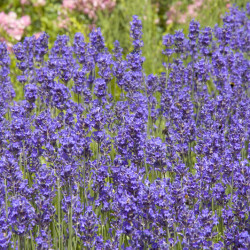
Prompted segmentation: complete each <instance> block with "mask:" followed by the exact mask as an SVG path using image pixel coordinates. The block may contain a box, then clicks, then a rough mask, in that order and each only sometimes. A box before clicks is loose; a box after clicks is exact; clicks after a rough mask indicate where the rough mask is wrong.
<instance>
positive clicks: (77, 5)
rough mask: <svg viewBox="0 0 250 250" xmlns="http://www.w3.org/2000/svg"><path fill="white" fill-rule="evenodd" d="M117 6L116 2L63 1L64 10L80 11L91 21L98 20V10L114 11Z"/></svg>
mask: <svg viewBox="0 0 250 250" xmlns="http://www.w3.org/2000/svg"><path fill="white" fill-rule="evenodd" d="M115 5H116V0H63V4H62V6H63V8H65V9H69V10H79V11H81V12H83V13H84V14H86V15H88V17H89V18H91V19H96V12H97V10H112V9H113V8H114V7H115Z"/></svg>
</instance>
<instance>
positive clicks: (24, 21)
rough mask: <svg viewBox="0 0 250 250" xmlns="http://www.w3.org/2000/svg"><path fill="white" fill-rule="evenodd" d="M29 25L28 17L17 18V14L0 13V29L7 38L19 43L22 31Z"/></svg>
mask: <svg viewBox="0 0 250 250" xmlns="http://www.w3.org/2000/svg"><path fill="white" fill-rule="evenodd" d="M30 24H31V19H30V16H28V15H25V16H22V17H21V18H19V19H18V18H17V14H16V13H15V12H13V11H11V12H9V13H8V14H6V13H4V12H0V28H2V29H3V30H4V31H5V32H6V33H7V34H8V35H9V36H11V37H12V38H14V39H16V40H18V41H20V40H21V38H22V35H23V33H24V30H25V28H26V27H28V26H29V25H30Z"/></svg>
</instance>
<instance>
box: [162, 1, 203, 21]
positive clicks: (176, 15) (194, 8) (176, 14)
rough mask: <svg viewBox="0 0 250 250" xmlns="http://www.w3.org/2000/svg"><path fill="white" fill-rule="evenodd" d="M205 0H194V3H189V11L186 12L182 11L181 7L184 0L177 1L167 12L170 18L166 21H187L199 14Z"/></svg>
mask: <svg viewBox="0 0 250 250" xmlns="http://www.w3.org/2000/svg"><path fill="white" fill-rule="evenodd" d="M203 2H204V0H194V2H193V3H192V4H189V5H188V7H187V11H186V12H185V13H183V14H182V13H180V11H179V7H180V6H181V4H182V2H181V1H178V2H175V3H174V4H173V5H172V6H171V7H170V9H169V11H168V12H167V17H168V20H167V22H166V24H167V25H169V24H171V23H173V22H176V23H185V22H186V21H187V18H188V17H191V18H195V17H196V16H197V14H198V11H199V9H200V8H201V7H202V4H203Z"/></svg>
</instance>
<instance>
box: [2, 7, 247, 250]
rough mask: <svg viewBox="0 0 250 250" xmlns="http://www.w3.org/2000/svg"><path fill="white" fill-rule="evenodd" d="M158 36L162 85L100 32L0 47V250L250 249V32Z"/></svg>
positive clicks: (235, 25) (237, 24) (137, 27)
mask: <svg viewBox="0 0 250 250" xmlns="http://www.w3.org/2000/svg"><path fill="white" fill-rule="evenodd" d="M247 10H248V11H244V10H240V9H238V8H237V7H235V6H234V7H233V8H231V11H230V13H228V14H226V16H225V17H224V18H223V21H224V24H223V26H222V27H219V26H215V27H214V28H211V27H205V28H203V29H202V28H200V25H199V23H198V22H197V21H194V20H193V21H191V23H190V29H189V34H188V36H187V37H185V35H184V33H183V32H182V31H181V30H179V31H176V32H175V34H174V35H170V34H168V35H166V36H164V37H163V45H164V47H165V48H164V49H163V54H164V55H165V62H163V65H164V67H165V72H162V73H161V74H160V75H159V76H157V75H153V74H150V75H146V74H145V72H144V70H143V62H144V60H145V59H144V57H143V56H142V47H143V40H142V25H141V21H140V20H139V19H138V17H137V16H133V20H132V22H131V23H130V25H131V32H130V35H131V40H132V45H133V51H131V52H130V53H129V54H128V55H126V56H124V55H123V54H122V51H123V50H122V48H121V47H120V44H119V42H118V41H116V42H115V43H114V49H113V50H112V51H108V49H107V48H106V46H105V41H104V38H103V36H102V33H101V30H100V29H97V30H93V31H92V32H91V33H90V35H89V42H88V41H87V40H88V39H85V38H84V36H83V35H82V34H80V33H77V34H76V35H75V38H74V41H73V43H72V44H71V43H70V41H69V38H68V37H67V36H65V35H63V36H58V38H57V40H56V42H55V44H54V46H53V47H52V48H51V50H49V49H48V36H47V35H46V34H43V35H42V36H40V37H39V38H38V39H36V38H35V37H31V38H25V39H24V41H23V42H22V43H21V42H20V43H18V44H17V45H15V47H14V53H15V56H16V60H17V68H18V69H19V75H18V76H17V78H18V80H19V82H20V84H22V86H23V95H22V100H19V101H17V102H14V101H13V98H14V95H15V93H14V90H13V88H12V85H11V80H10V79H11V78H10V75H11V70H10V68H9V66H10V59H9V55H8V52H7V48H6V45H5V44H2V43H1V44H0V190H1V192H0V249H12V248H14V249H16V248H18V249H127V250H128V249H249V247H250V231H249V228H250V224H249V210H250V209H249V208H250V188H249V184H250V178H249V177H250V167H249V163H250V162H249V160H250V147H249V139H250V138H249V136H250V123H249V120H250V85H249V83H250V61H249V53H250V36H249V34H250V32H249V27H250V21H249V4H248V5H247Z"/></svg>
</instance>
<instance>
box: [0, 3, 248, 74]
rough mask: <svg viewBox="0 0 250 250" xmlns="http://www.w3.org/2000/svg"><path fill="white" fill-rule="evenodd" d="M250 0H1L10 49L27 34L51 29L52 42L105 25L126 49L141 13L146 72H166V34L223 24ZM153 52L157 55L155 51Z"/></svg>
mask: <svg viewBox="0 0 250 250" xmlns="http://www.w3.org/2000/svg"><path fill="white" fill-rule="evenodd" d="M246 2H247V0H238V1H230V0H182V1H177V0H0V41H6V43H7V45H8V48H9V50H10V51H11V48H12V46H13V45H14V44H15V43H17V42H19V41H22V40H23V38H24V37H25V36H32V35H35V36H37V37H38V36H39V34H41V32H43V31H45V32H47V33H48V34H49V36H50V46H51V45H52V44H53V42H54V41H55V39H56V36H57V35H58V34H67V35H68V36H69V37H70V38H71V41H72V38H73V37H74V34H75V33H76V32H81V33H83V34H84V35H85V37H86V40H88V34H89V32H90V30H92V29H93V28H94V27H101V30H102V33H103V36H104V38H105V41H106V45H107V47H108V48H110V49H111V48H113V43H114V41H115V40H119V42H120V44H121V46H122V47H123V48H124V54H126V53H127V52H128V51H129V50H130V49H131V39H130V37H129V28H130V25H129V22H130V21H131V20H132V15H138V16H139V17H140V19H141V20H142V23H143V33H144V37H143V40H144V48H143V55H144V57H145V58H146V61H145V63H144V68H145V72H146V73H159V72H160V71H162V60H161V50H162V36H163V35H165V34H167V33H174V30H176V29H183V30H184V32H185V33H187V32H188V28H189V22H190V20H191V19H196V20H198V21H199V22H200V24H201V28H203V27H205V26H210V27H213V26H214V25H215V24H216V23H218V24H221V23H222V20H221V17H222V16H223V15H224V14H225V12H227V11H228V10H229V8H230V6H232V5H233V4H235V3H236V4H237V6H239V7H244V6H245V5H246ZM152 55H153V56H152Z"/></svg>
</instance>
